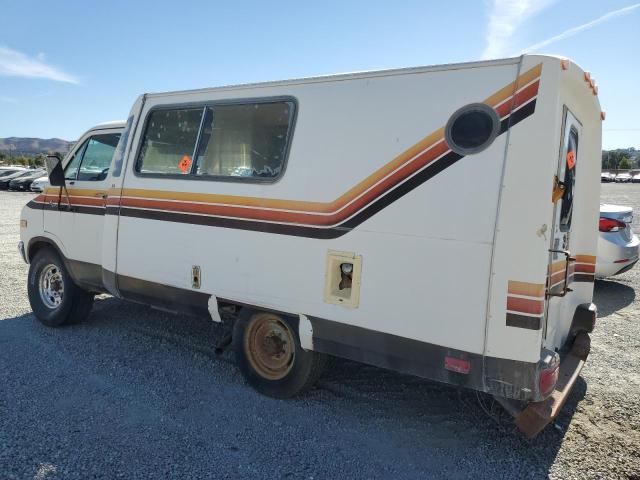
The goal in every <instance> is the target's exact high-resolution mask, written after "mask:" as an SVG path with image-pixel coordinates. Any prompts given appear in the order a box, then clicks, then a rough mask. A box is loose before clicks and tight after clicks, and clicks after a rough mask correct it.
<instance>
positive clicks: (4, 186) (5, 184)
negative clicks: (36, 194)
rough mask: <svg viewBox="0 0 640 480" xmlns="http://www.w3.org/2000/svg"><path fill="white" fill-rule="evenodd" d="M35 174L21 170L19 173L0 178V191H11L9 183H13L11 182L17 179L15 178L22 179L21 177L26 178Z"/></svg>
mask: <svg viewBox="0 0 640 480" xmlns="http://www.w3.org/2000/svg"><path fill="white" fill-rule="evenodd" d="M31 174H33V172H32V171H29V170H26V169H25V170H21V171H18V172H14V173H12V174H10V175H7V176H5V177H0V190H8V189H9V183H11V180H13V179H15V178H20V177H26V176H28V175H31Z"/></svg>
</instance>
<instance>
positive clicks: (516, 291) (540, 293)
mask: <svg viewBox="0 0 640 480" xmlns="http://www.w3.org/2000/svg"><path fill="white" fill-rule="evenodd" d="M508 292H509V293H511V294H513V295H524V296H526V297H544V285H543V284H541V283H527V282H517V281H515V280H509V283H508Z"/></svg>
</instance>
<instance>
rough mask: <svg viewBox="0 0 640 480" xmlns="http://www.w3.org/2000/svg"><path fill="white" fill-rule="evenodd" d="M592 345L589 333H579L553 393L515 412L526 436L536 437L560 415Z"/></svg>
mask: <svg viewBox="0 0 640 480" xmlns="http://www.w3.org/2000/svg"><path fill="white" fill-rule="evenodd" d="M590 345H591V339H590V338H589V334H588V333H586V332H582V333H579V334H578V335H577V336H576V338H575V340H574V342H573V346H572V347H571V350H570V351H569V353H568V354H567V355H566V356H565V357H564V358H563V359H562V362H561V363H560V372H559V375H558V382H557V383H556V387H555V389H554V391H553V392H552V393H551V395H549V397H547V398H546V399H545V400H542V401H541V402H533V403H530V404H529V405H528V406H527V407H526V408H525V409H524V410H522V411H520V412H519V413H517V414H515V422H516V425H517V426H518V428H519V429H520V431H522V433H523V434H524V435H525V436H527V437H528V438H533V437H535V436H536V435H538V433H540V432H541V431H542V429H544V427H546V426H547V425H548V424H549V423H550V422H551V421H553V420H554V419H555V418H556V417H557V416H558V414H559V413H560V410H561V409H562V407H563V405H564V404H565V402H566V401H567V398H568V397H569V394H570V392H571V389H572V388H573V385H574V384H575V382H576V380H577V379H578V375H580V371H581V370H582V367H583V365H584V362H585V361H586V359H587V356H588V355H589V349H590Z"/></svg>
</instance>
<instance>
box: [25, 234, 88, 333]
mask: <svg viewBox="0 0 640 480" xmlns="http://www.w3.org/2000/svg"><path fill="white" fill-rule="evenodd" d="M27 291H28V294H29V303H30V304H31V309H32V310H33V313H34V315H35V316H36V318H37V319H38V320H40V322H41V323H43V324H44V325H46V326H48V327H60V326H62V325H71V324H75V323H78V322H81V321H82V320H84V319H85V318H87V316H88V315H89V312H90V311H91V307H92V306H93V297H94V295H93V294H92V293H89V292H86V291H84V290H82V289H81V288H80V287H78V286H77V285H76V284H75V283H74V282H73V280H72V279H71V276H70V275H69V272H68V271H67V269H66V267H65V265H64V262H63V261H62V259H61V258H60V256H59V255H58V254H57V253H56V252H55V251H54V250H53V249H52V248H49V247H46V248H43V249H41V250H39V251H38V252H37V253H36V254H35V256H34V258H33V261H32V262H31V265H30V266H29V277H28V281H27Z"/></svg>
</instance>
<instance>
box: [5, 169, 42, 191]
mask: <svg viewBox="0 0 640 480" xmlns="http://www.w3.org/2000/svg"><path fill="white" fill-rule="evenodd" d="M46 175H47V171H46V170H35V171H33V170H32V171H30V172H29V175H24V176H21V177H18V178H14V179H13V180H11V181H10V182H9V190H18V191H26V190H29V188H30V187H31V183H32V182H33V181H34V180H36V179H38V178H41V177H44V176H46Z"/></svg>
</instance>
